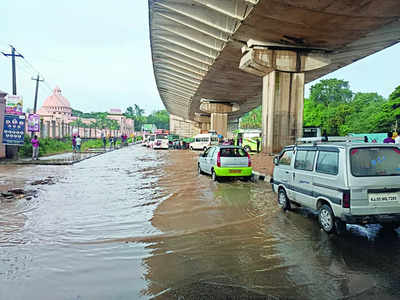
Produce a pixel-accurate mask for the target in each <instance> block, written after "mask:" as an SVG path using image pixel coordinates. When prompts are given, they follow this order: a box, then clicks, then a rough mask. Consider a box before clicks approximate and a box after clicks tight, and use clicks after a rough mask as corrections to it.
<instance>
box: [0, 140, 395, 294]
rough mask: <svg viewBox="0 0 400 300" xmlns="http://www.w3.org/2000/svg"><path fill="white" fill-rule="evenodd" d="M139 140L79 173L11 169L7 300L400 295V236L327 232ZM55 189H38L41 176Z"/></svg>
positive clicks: (1, 221) (2, 223)
mask: <svg viewBox="0 0 400 300" xmlns="http://www.w3.org/2000/svg"><path fill="white" fill-rule="evenodd" d="M196 159H197V153H195V152H190V151H179V150H175V151H153V150H149V149H146V148H144V147H141V146H139V145H137V146H132V147H127V148H124V149H121V150H118V151H113V152H110V153H106V154H103V155H100V156H97V157H94V158H91V159H88V160H85V161H83V162H81V163H79V164H76V165H74V166H18V167H12V166H0V190H4V189H5V188H6V187H24V186H25V188H26V189H38V193H37V197H35V198H33V199H31V200H26V199H19V200H16V201H11V202H9V201H7V202H5V201H4V202H0V299H15V300H18V299H74V300H75V299H80V300H81V299H82V300H83V299H232V298H234V299H247V298H248V299H265V298H266V296H269V297H271V299H274V298H290V299H376V298H378V297H379V298H381V299H398V298H399V297H400V271H399V270H400V239H399V236H398V233H397V232H394V233H391V234H387V233H386V234H383V233H382V232H381V231H380V230H379V229H380V227H379V226H378V225H376V226H373V225H372V226H369V227H368V228H365V227H360V226H348V231H349V232H348V233H347V234H346V235H344V236H340V237H338V236H335V235H330V236H328V235H327V234H325V233H324V232H322V231H321V230H320V229H319V227H318V224H317V221H316V217H315V216H314V215H313V214H312V213H310V212H308V211H307V210H304V209H297V210H295V211H293V212H287V213H283V212H282V211H281V210H279V209H278V208H277V205H276V195H274V194H273V193H272V190H271V188H270V186H269V185H268V184H267V183H265V182H257V183H253V182H242V181H223V182H218V183H216V182H213V181H212V180H211V178H210V177H209V176H206V175H198V174H197V169H196ZM49 176H50V178H52V181H53V182H54V184H52V185H40V186H31V185H30V182H31V181H33V180H37V179H43V178H49Z"/></svg>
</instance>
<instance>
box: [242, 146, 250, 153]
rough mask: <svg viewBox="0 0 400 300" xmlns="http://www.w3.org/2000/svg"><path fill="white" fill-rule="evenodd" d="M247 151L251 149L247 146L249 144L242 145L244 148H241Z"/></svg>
mask: <svg viewBox="0 0 400 300" xmlns="http://www.w3.org/2000/svg"><path fill="white" fill-rule="evenodd" d="M243 149H244V150H245V151H246V152H247V153H250V151H251V148H250V147H249V146H247V145H246V146H244V148H243Z"/></svg>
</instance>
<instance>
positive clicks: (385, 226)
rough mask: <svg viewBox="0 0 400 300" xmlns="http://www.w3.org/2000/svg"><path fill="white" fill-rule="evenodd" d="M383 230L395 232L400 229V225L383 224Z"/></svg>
mask: <svg viewBox="0 0 400 300" xmlns="http://www.w3.org/2000/svg"><path fill="white" fill-rule="evenodd" d="M381 226H382V228H381V230H382V231H384V232H393V231H395V230H396V228H397V227H399V224H394V223H384V224H381Z"/></svg>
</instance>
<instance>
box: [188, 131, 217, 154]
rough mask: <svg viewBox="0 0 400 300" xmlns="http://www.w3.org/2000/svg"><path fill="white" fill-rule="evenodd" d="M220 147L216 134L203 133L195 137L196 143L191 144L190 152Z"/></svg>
mask: <svg viewBox="0 0 400 300" xmlns="http://www.w3.org/2000/svg"><path fill="white" fill-rule="evenodd" d="M215 145H218V136H217V135H216V134H215V133H203V134H198V135H196V136H195V137H194V142H192V143H190V144H189V149H190V150H203V151H205V150H206V149H207V148H209V147H211V146H215Z"/></svg>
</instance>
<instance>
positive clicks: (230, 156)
mask: <svg viewBox="0 0 400 300" xmlns="http://www.w3.org/2000/svg"><path fill="white" fill-rule="evenodd" d="M197 167H198V171H199V174H203V173H208V174H210V175H211V176H212V178H213V180H214V181H217V180H218V179H219V178H221V177H231V176H234V177H243V178H245V179H250V178H251V175H252V173H253V170H252V168H251V159H250V155H249V154H248V153H247V152H246V151H245V150H244V149H243V148H242V147H238V146H222V145H221V146H213V147H210V148H208V149H207V150H206V151H204V153H203V154H200V156H199V159H198V162H197Z"/></svg>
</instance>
